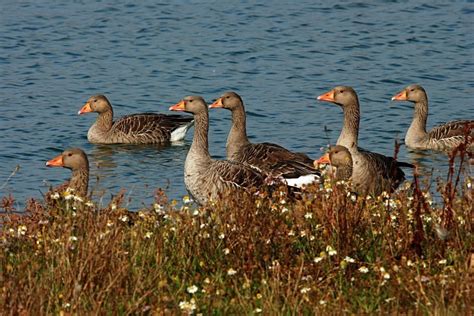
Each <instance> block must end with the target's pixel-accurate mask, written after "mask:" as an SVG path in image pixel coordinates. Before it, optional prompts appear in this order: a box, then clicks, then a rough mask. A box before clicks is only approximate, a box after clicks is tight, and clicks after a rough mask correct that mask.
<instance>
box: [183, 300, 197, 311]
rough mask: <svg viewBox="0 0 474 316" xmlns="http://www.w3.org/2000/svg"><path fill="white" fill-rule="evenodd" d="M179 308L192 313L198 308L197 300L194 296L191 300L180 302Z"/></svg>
mask: <svg viewBox="0 0 474 316" xmlns="http://www.w3.org/2000/svg"><path fill="white" fill-rule="evenodd" d="M179 308H180V309H182V310H185V311H187V312H188V313H190V314H191V313H192V312H193V311H194V310H195V309H196V301H195V300H194V298H192V299H191V300H190V301H189V302H188V301H181V302H179Z"/></svg>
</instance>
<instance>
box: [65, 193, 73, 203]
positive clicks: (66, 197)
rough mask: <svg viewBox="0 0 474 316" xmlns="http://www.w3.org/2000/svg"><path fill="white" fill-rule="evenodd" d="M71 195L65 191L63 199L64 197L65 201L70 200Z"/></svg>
mask: <svg viewBox="0 0 474 316" xmlns="http://www.w3.org/2000/svg"><path fill="white" fill-rule="evenodd" d="M73 197H74V195H72V194H71V193H69V192H67V191H66V192H64V199H65V200H66V201H69V200H72V199H73Z"/></svg>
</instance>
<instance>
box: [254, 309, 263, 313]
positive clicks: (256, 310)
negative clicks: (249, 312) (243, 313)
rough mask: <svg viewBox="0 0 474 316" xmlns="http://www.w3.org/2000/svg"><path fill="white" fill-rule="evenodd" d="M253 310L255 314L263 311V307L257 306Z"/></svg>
mask: <svg viewBox="0 0 474 316" xmlns="http://www.w3.org/2000/svg"><path fill="white" fill-rule="evenodd" d="M253 312H254V313H255V314H260V313H261V312H262V309H261V308H256V309H255V310H254V311H253Z"/></svg>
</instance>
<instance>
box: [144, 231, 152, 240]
mask: <svg viewBox="0 0 474 316" xmlns="http://www.w3.org/2000/svg"><path fill="white" fill-rule="evenodd" d="M152 235H153V233H152V232H146V234H145V238H146V239H150V238H151V236H152Z"/></svg>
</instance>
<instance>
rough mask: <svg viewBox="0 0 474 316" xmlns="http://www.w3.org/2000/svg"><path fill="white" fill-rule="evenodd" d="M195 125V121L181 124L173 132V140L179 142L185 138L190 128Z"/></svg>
mask: <svg viewBox="0 0 474 316" xmlns="http://www.w3.org/2000/svg"><path fill="white" fill-rule="evenodd" d="M193 125H194V121H191V122H189V123H187V124H186V125H183V126H180V127H178V128H177V129H175V130H174V131H172V132H171V141H172V142H177V141H180V140H183V139H184V137H185V136H186V133H187V132H188V130H189V128H190V127H191V126H193Z"/></svg>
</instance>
